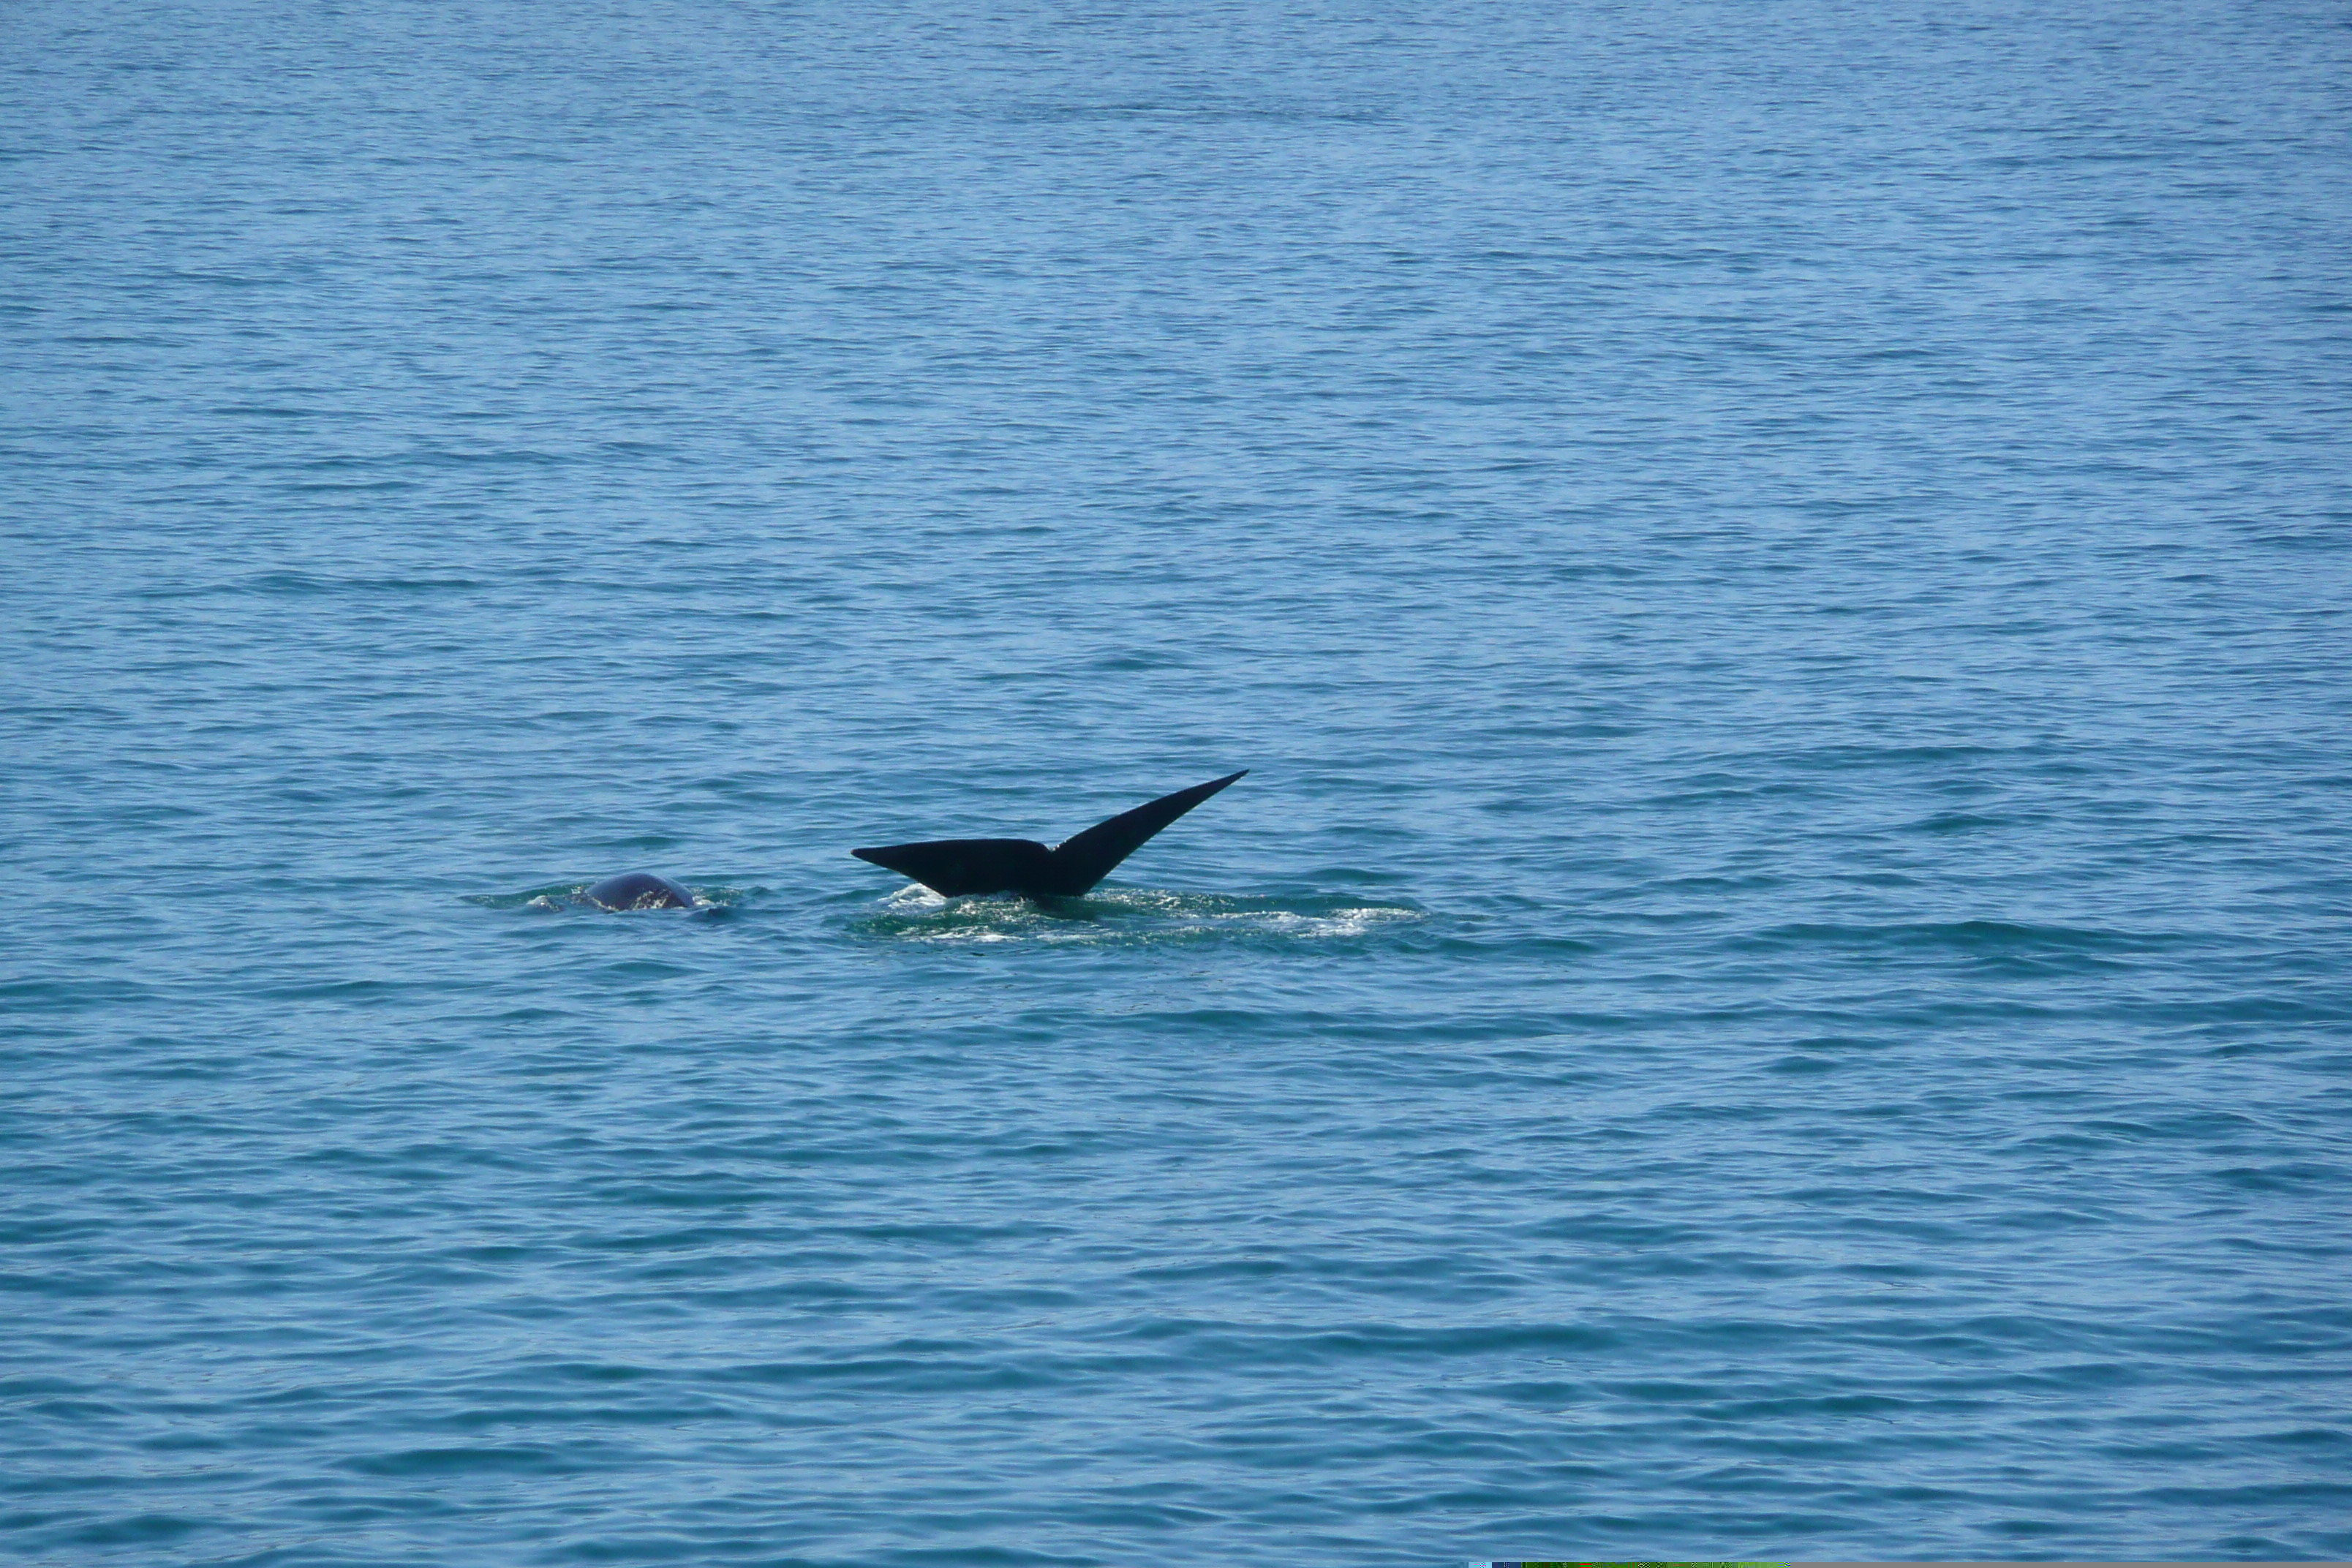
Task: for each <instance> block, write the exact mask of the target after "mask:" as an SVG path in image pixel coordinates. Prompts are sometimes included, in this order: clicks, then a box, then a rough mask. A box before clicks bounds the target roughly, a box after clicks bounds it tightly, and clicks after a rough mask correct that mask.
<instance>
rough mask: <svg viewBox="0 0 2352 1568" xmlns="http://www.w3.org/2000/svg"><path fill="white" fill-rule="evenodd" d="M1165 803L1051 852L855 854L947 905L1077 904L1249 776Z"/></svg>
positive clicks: (985, 845)
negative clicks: (1161, 835)
mask: <svg viewBox="0 0 2352 1568" xmlns="http://www.w3.org/2000/svg"><path fill="white" fill-rule="evenodd" d="M1248 772H1249V770H1248V769H1247V768H1244V769H1243V770H1242V771H1241V773H1227V774H1226V775H1225V776H1224V777H1223V778H1221V779H1211V780H1210V781H1209V782H1208V783H1207V784H1194V785H1193V786H1192V788H1190V789H1180V790H1178V791H1177V792H1176V793H1175V794H1174V795H1161V796H1160V798H1159V799H1158V800H1155V801H1149V802H1146V803H1145V804H1144V805H1139V806H1137V807H1136V808H1135V809H1134V810H1132V811H1122V812H1120V813H1119V814H1118V816H1114V817H1111V818H1109V819H1108V820H1107V821H1103V822H1098V823H1097V824H1095V825H1094V826H1092V827H1089V828H1087V830H1086V831H1085V832H1084V833H1080V834H1077V835H1076V836H1075V837H1070V838H1066V839H1064V840H1063V841H1062V842H1061V843H1060V844H1059V845H1057V846H1055V847H1053V848H1051V849H1048V848H1047V847H1045V846H1044V845H1043V844H1039V843H1037V842H1035V841H1034V840H1033V839H1027V838H938V839H932V840H929V841H928V842H926V843H921V844H889V845H884V846H882V847H879V848H874V849H853V850H851V851H850V853H851V854H852V855H855V856H856V857H857V858H859V859H860V860H867V861H871V862H872V863H873V864H875V865H877V866H880V867H883V868H886V869H888V870H892V871H896V872H898V874H899V875H900V876H902V877H908V878H911V879H913V880H915V881H918V882H920V883H921V884H922V885H923V886H925V887H926V888H929V889H931V891H933V892H935V893H938V894H940V895H942V896H943V897H946V898H950V899H953V898H961V897H963V896H964V895H966V894H971V893H1018V894H1020V895H1021V896H1022V897H1024V898H1031V899H1039V898H1052V899H1074V898H1076V897H1077V896H1078V895H1079V894H1081V893H1084V892H1086V891H1087V889H1090V888H1092V887H1093V886H1094V885H1095V884H1096V883H1097V882H1099V881H1101V880H1102V879H1104V878H1105V877H1108V876H1109V875H1110V874H1111V872H1112V871H1113V870H1114V869H1116V868H1117V867H1118V863H1119V862H1120V861H1122V860H1124V859H1126V858H1128V857H1129V856H1130V855H1132V854H1134V853H1135V852H1136V851H1137V850H1138V849H1140V848H1142V847H1143V846H1144V845H1145V844H1146V843H1148V842H1149V841H1150V839H1151V837H1152V836H1153V835H1155V834H1157V833H1158V832H1160V829H1162V828H1164V827H1166V826H1168V825H1169V824H1170V823H1171V822H1173V821H1175V820H1176V819H1177V818H1178V817H1180V816H1183V815H1184V814H1185V813H1186V812H1188V811H1190V810H1192V808H1193V807H1194V806H1196V805H1200V804H1201V803H1202V801H1204V800H1206V799H1208V798H1209V797H1210V796H1211V795H1214V794H1216V793H1217V792H1218V791H1219V790H1221V789H1223V788H1224V787H1225V786H1226V785H1228V784H1232V783H1233V782H1234V780H1236V779H1238V778H1240V777H1242V775H1243V774H1244V773H1248Z"/></svg>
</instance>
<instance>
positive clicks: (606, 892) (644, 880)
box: [582, 871, 694, 910]
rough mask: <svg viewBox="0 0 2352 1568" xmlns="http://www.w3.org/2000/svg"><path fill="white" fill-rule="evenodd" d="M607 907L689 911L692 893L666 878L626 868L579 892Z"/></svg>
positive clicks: (691, 906)
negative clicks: (614, 875)
mask: <svg viewBox="0 0 2352 1568" xmlns="http://www.w3.org/2000/svg"><path fill="white" fill-rule="evenodd" d="M582 896H583V898H585V899H586V900H588V901H589V902H590V903H592V904H597V905H601V906H602V907H603V908H604V909H608V910H690V909H692V908H694V895H693V894H692V893H690V892H688V891H687V890H686V889H684V888H683V887H681V886H679V885H678V884H677V883H676V882H673V881H671V880H670V879H668V878H667V877H656V876H655V875H654V874H653V873H652V872H651V871H627V872H624V873H623V874H622V875H620V876H618V877H607V878H605V879H604V880H603V881H601V882H599V883H597V884H596V885H595V886H594V887H593V888H591V889H588V890H587V892H586V893H584V894H583V895H582Z"/></svg>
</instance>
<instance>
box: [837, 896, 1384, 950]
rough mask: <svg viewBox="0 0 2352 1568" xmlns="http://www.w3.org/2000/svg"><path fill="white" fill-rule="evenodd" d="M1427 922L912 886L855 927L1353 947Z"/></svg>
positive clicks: (1313, 901) (1328, 909)
mask: <svg viewBox="0 0 2352 1568" xmlns="http://www.w3.org/2000/svg"><path fill="white" fill-rule="evenodd" d="M1426 919H1428V911H1426V910H1422V909H1420V908H1417V907H1415V906H1413V905H1412V904H1407V903H1381V904H1367V903H1362V902H1359V901H1357V900H1350V899H1341V898H1319V899H1318V898H1308V899H1244V898H1233V897H1228V896H1226V895H1223V894H1218V893H1170V892H1160V891H1156V890H1153V889H1145V888H1116V889H1108V890H1107V891H1098V892H1094V893H1090V894H1088V895H1087V896H1086V897H1085V898H1083V899H1065V900H1057V901H1055V902H1054V903H1051V904H1041V903H1033V902H1031V901H1030V900H1026V899H1015V898H1009V897H990V898H967V899H943V898H941V897H940V895H938V894H937V893H934V892H931V891H929V889H924V888H917V887H908V888H902V889H899V890H898V891H897V892H895V893H893V894H891V895H890V896H889V897H888V898H887V899H885V900H882V907H881V908H880V909H879V910H877V911H875V912H873V913H871V914H868V915H866V916H864V917H863V918H860V919H858V920H856V921H852V922H851V926H850V929H851V931H852V932H853V934H856V935H859V936H864V937H868V938H873V939H876V940H879V941H896V942H948V943H969V944H974V945H977V944H981V943H990V942H1041V943H1046V944H1052V945H1067V946H1096V947H1103V946H1122V945H1129V944H1137V943H1166V942H1213V941H1222V940H1234V939H1239V940H1244V941H1249V940H1255V941H1261V942H1345V941H1350V940H1354V939H1358V938H1361V937H1365V936H1369V935H1370V934H1372V933H1373V932H1375V931H1380V930H1381V929H1382V928H1385V927H1391V926H1397V925H1403V924H1409V923H1412V922H1417V921H1423V920H1426Z"/></svg>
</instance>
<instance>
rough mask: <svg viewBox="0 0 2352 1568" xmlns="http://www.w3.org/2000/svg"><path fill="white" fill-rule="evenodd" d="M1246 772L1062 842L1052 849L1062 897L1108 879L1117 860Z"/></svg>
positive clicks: (1167, 798) (1168, 798) (1195, 787)
mask: <svg viewBox="0 0 2352 1568" xmlns="http://www.w3.org/2000/svg"><path fill="white" fill-rule="evenodd" d="M1247 772H1249V770H1248V769H1247V768H1244V769H1243V770H1242V772H1241V773H1227V774H1226V775H1225V776H1224V777H1223V778H1221V779H1211V780H1210V781H1209V782H1208V783H1207V784H1194V785H1193V786H1192V788H1191V789H1180V790H1178V791H1177V792H1176V793H1175V794H1174V795H1161V796H1160V798H1159V799H1158V800H1155V801H1150V802H1148V803H1147V804H1145V805H1139V806H1137V807H1136V808H1135V809H1134V810H1133V811H1122V812H1120V813H1119V814H1118V816H1114V817H1112V818H1110V819H1109V820H1108V821H1107V822H1097V823H1096V824H1095V825H1094V826H1092V827H1089V828H1087V830H1086V831H1085V832H1084V833H1081V834H1078V835H1076V837H1070V838H1066V839H1064V840H1063V841H1062V842H1061V843H1060V844H1058V845H1056V846H1055V847H1054V878H1055V881H1056V882H1059V883H1061V884H1063V886H1064V887H1066V889H1068V890H1067V891H1066V892H1065V893H1063V895H1062V896H1063V897H1065V898H1076V896H1077V895H1078V894H1080V893H1083V892H1085V891H1086V890H1087V889H1089V888H1091V887H1093V886H1094V885H1095V884H1096V883H1097V882H1099V881H1101V880H1102V879H1104V878H1105V877H1108V876H1109V875H1110V874H1111V872H1112V871H1113V870H1115V869H1117V868H1118V863H1119V862H1120V861H1122V860H1124V859H1126V858H1128V857H1129V856H1130V855H1132V854H1134V853H1135V852H1136V851H1137V850H1139V849H1140V848H1142V847H1144V845H1145V844H1147V843H1148V842H1150V839H1151V837H1152V836H1153V835H1154V834H1157V833H1158V832H1159V831H1160V829H1161V828H1163V827H1165V826H1168V825H1169V824H1170V823H1171V822H1173V821H1175V820H1176V819H1177V818H1178V817H1180V816H1183V815H1184V814H1185V813H1186V812H1188V811H1190V810H1192V808H1193V807H1194V806H1196V805H1200V804H1201V803H1202V801H1204V800H1206V799H1208V798H1209V797H1210V796H1211V795H1214V794H1216V793H1217V792H1218V791H1219V790H1221V789H1223V788H1224V787H1225V786H1226V785H1227V784H1232V783H1233V782H1234V780H1235V779H1238V778H1240V777H1241V776H1242V773H1247Z"/></svg>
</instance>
